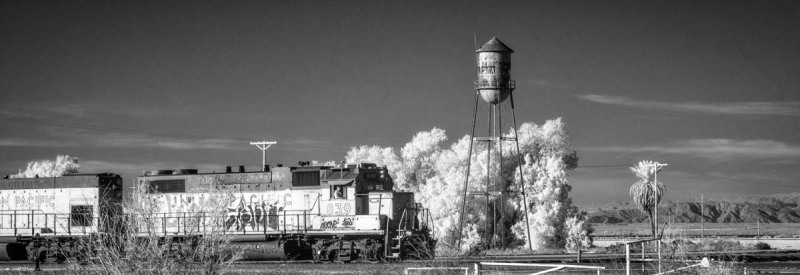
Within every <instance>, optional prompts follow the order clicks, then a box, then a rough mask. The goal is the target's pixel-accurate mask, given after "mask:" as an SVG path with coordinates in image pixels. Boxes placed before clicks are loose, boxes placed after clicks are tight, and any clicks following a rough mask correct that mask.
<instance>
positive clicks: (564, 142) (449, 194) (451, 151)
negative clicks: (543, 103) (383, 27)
mask: <svg viewBox="0 0 800 275" xmlns="http://www.w3.org/2000/svg"><path fill="white" fill-rule="evenodd" d="M507 135H511V136H513V132H510V133H509V134H507ZM518 135H519V136H518V140H519V143H520V151H521V152H522V154H523V155H525V156H526V159H525V161H524V163H522V164H521V163H520V160H519V158H518V155H517V151H516V147H515V146H513V145H512V144H511V143H506V145H504V146H503V152H502V155H503V163H504V164H505V165H504V167H503V168H504V170H503V171H501V173H497V171H498V169H499V162H498V161H497V159H498V158H499V157H500V155H499V152H497V150H493V151H492V154H493V155H492V156H491V163H487V161H489V156H488V155H487V153H488V150H487V149H488V147H487V146H486V145H485V144H480V143H475V144H474V145H473V146H474V148H473V154H472V161H471V162H469V163H471V167H470V169H469V170H470V175H469V183H468V187H469V190H467V191H468V193H477V192H483V191H486V190H489V191H492V190H497V191H517V194H519V192H518V191H519V187H518V186H519V172H518V171H519V169H518V168H519V165H522V166H523V167H522V168H523V169H524V171H525V172H524V173H523V174H524V176H525V190H526V193H527V194H529V201H528V203H529V206H530V207H529V209H528V210H529V213H527V215H528V216H529V219H530V221H531V237H532V239H533V242H532V244H535V245H534V248H544V247H564V246H565V245H566V244H567V242H570V244H572V243H580V244H581V245H583V246H588V245H590V244H591V239H590V238H589V233H590V232H591V231H590V228H588V224H586V223H585V216H580V215H576V214H575V213H577V211H576V210H575V209H574V207H573V206H572V205H571V200H570V199H569V195H568V193H569V191H570V189H571V187H570V186H569V184H568V178H567V171H568V170H570V169H573V168H574V167H575V166H576V165H577V157H576V156H575V153H574V151H570V149H569V138H568V135H567V133H566V130H565V128H564V123H563V122H562V121H561V119H560V118H559V119H556V120H549V121H547V122H546V123H545V124H544V125H542V126H541V127H540V126H538V125H536V124H534V123H525V124H523V125H521V126H520V127H519V130H518ZM446 141H447V136H446V135H445V131H444V130H441V129H438V128H434V129H432V130H431V131H423V132H420V133H417V134H416V135H414V137H413V138H412V140H411V142H409V143H408V144H406V145H405V146H404V147H403V148H402V150H401V151H400V156H397V154H396V153H395V151H394V149H392V148H390V147H379V146H361V147H353V148H351V150H350V152H348V154H347V161H348V162H351V163H353V162H372V163H376V164H379V165H386V166H387V167H388V168H389V173H390V175H391V176H392V177H393V178H394V179H395V182H396V185H395V188H396V189H398V190H400V191H413V192H415V194H416V199H417V200H418V201H419V202H421V203H422V204H423V205H425V206H426V207H428V208H429V209H430V210H431V214H432V216H433V220H434V223H435V229H436V232H435V233H436V237H437V238H438V239H439V244H443V245H445V246H449V247H454V246H453V245H455V244H456V243H457V241H458V239H457V238H458V236H459V234H458V233H459V232H458V229H459V227H460V224H459V218H460V211H461V202H462V197H463V194H464V180H465V176H466V174H465V173H466V170H467V163H468V159H467V158H468V155H469V141H470V137H469V136H464V137H463V138H461V139H459V140H457V141H455V142H454V143H453V144H452V145H451V146H449V147H445V146H443V144H444V142H446ZM487 165H491V168H490V170H491V174H487V172H488V171H487ZM489 183H491V184H493V185H492V186H490V185H488V184H489ZM509 185H510V186H509ZM504 199H505V201H500V200H499V199H493V201H488V200H487V199H486V197H480V196H469V197H468V198H467V209H465V213H464V228H463V231H462V235H463V242H462V247H460V248H459V249H462V250H463V249H469V248H475V247H477V246H480V244H481V241H482V238H483V237H484V236H486V235H487V234H486V233H487V230H488V231H491V233H492V234H495V233H496V235H492V234H490V235H492V236H493V237H492V238H493V239H494V240H499V239H500V236H497V235H499V234H502V233H503V232H507V233H508V234H505V235H506V237H507V238H514V237H516V238H517V241H518V242H517V243H525V242H526V241H527V237H526V235H525V234H524V233H525V232H524V228H525V224H524V222H525V219H524V217H525V216H524V215H525V213H523V212H524V211H523V209H524V208H523V207H522V198H521V196H506V197H505V198H504ZM487 202H490V203H491V202H494V204H495V205H496V206H494V207H496V208H500V207H502V209H505V211H506V212H505V217H506V221H505V222H500V221H498V220H497V219H499V216H500V215H499V213H498V214H494V215H492V216H488V215H487V207H489V206H490V205H487ZM536 202H540V203H536ZM541 202H546V203H541ZM492 211H495V213H497V211H500V210H492ZM570 218H571V220H570ZM492 219H494V220H492ZM567 221H569V222H570V223H567ZM493 224H498V227H499V228H493V226H492V225H493ZM573 230H574V231H575V232H572V231H573ZM512 231H513V232H512ZM573 237H574V238H576V239H575V240H571V239H570V238H573Z"/></svg>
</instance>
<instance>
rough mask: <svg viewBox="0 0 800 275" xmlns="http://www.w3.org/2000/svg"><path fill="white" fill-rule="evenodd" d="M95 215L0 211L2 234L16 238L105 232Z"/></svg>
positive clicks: (99, 218)
mask: <svg viewBox="0 0 800 275" xmlns="http://www.w3.org/2000/svg"><path fill="white" fill-rule="evenodd" d="M101 221H102V219H101V217H94V213H82V214H75V213H67V214H64V213H44V212H43V211H41V210H0V232H2V233H6V234H13V235H14V236H19V235H24V234H26V233H30V235H31V236H35V235H36V234H39V235H72V234H73V231H74V233H81V234H86V233H97V232H102V231H104V230H105V228H104V227H103V223H101Z"/></svg>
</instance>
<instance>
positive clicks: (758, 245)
mask: <svg viewBox="0 0 800 275" xmlns="http://www.w3.org/2000/svg"><path fill="white" fill-rule="evenodd" d="M753 248H755V249H757V250H770V249H772V247H771V246H769V244H768V243H764V242H757V243H756V244H754V245H753Z"/></svg>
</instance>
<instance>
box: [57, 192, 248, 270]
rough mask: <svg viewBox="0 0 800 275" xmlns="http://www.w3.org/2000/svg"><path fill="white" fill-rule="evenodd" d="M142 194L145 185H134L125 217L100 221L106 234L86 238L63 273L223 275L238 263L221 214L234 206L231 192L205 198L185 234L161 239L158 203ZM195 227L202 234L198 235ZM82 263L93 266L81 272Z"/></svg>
mask: <svg viewBox="0 0 800 275" xmlns="http://www.w3.org/2000/svg"><path fill="white" fill-rule="evenodd" d="M145 190H146V186H139V188H138V190H137V192H136V194H135V195H134V199H133V200H132V202H129V203H126V204H125V205H124V207H123V208H124V209H125V215H114V218H113V219H111V220H105V221H101V223H103V224H104V225H105V226H106V227H107V233H106V234H102V235H96V236H92V237H90V238H88V239H85V240H84V241H83V242H82V243H81V245H82V247H83V248H82V249H81V250H80V252H78V253H77V255H74V256H75V257H74V258H70V259H68V260H67V264H68V265H67V273H71V274H223V273H225V272H226V270H228V269H229V268H230V267H231V264H232V263H233V262H234V261H236V260H237V259H239V258H241V254H242V253H241V251H240V249H237V248H236V247H235V246H233V245H232V244H231V242H230V240H231V235H228V234H227V232H226V231H225V230H224V224H225V223H224V222H225V220H224V219H225V213H223V212H222V211H224V210H225V209H227V206H228V205H230V204H231V203H232V202H233V200H234V196H233V193H232V191H230V190H219V191H213V192H212V193H210V194H207V196H208V199H207V200H206V202H207V203H206V204H205V205H203V206H202V207H203V208H202V209H198V211H195V212H193V213H192V214H191V215H188V217H189V219H186V220H185V221H184V223H185V224H186V226H184V228H189V229H190V231H188V232H186V234H183V235H184V236H180V237H170V236H166V237H165V236H164V235H163V233H162V231H161V230H160V226H161V224H162V218H161V217H162V216H160V215H159V213H158V210H159V209H162V208H161V207H160V206H161V205H160V204H161V203H162V202H161V201H159V200H158V199H157V198H156V196H153V195H152V194H146V193H145V192H144V191H145ZM192 215H194V216H192ZM201 217H203V218H202V219H201ZM201 222H202V226H201V224H200V223H201ZM200 228H204V230H203V231H202V232H200V231H199V230H200ZM195 229H196V230H195ZM87 262H89V263H92V265H91V266H90V268H84V267H85V266H84V264H86V263H87ZM98 267H100V268H98Z"/></svg>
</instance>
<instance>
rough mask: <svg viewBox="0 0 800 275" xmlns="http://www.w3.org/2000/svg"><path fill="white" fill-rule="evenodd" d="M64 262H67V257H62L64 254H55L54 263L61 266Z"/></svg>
mask: <svg viewBox="0 0 800 275" xmlns="http://www.w3.org/2000/svg"><path fill="white" fill-rule="evenodd" d="M65 262H67V255H64V253H61V252H58V254H56V263H59V264H63V263H65Z"/></svg>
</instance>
